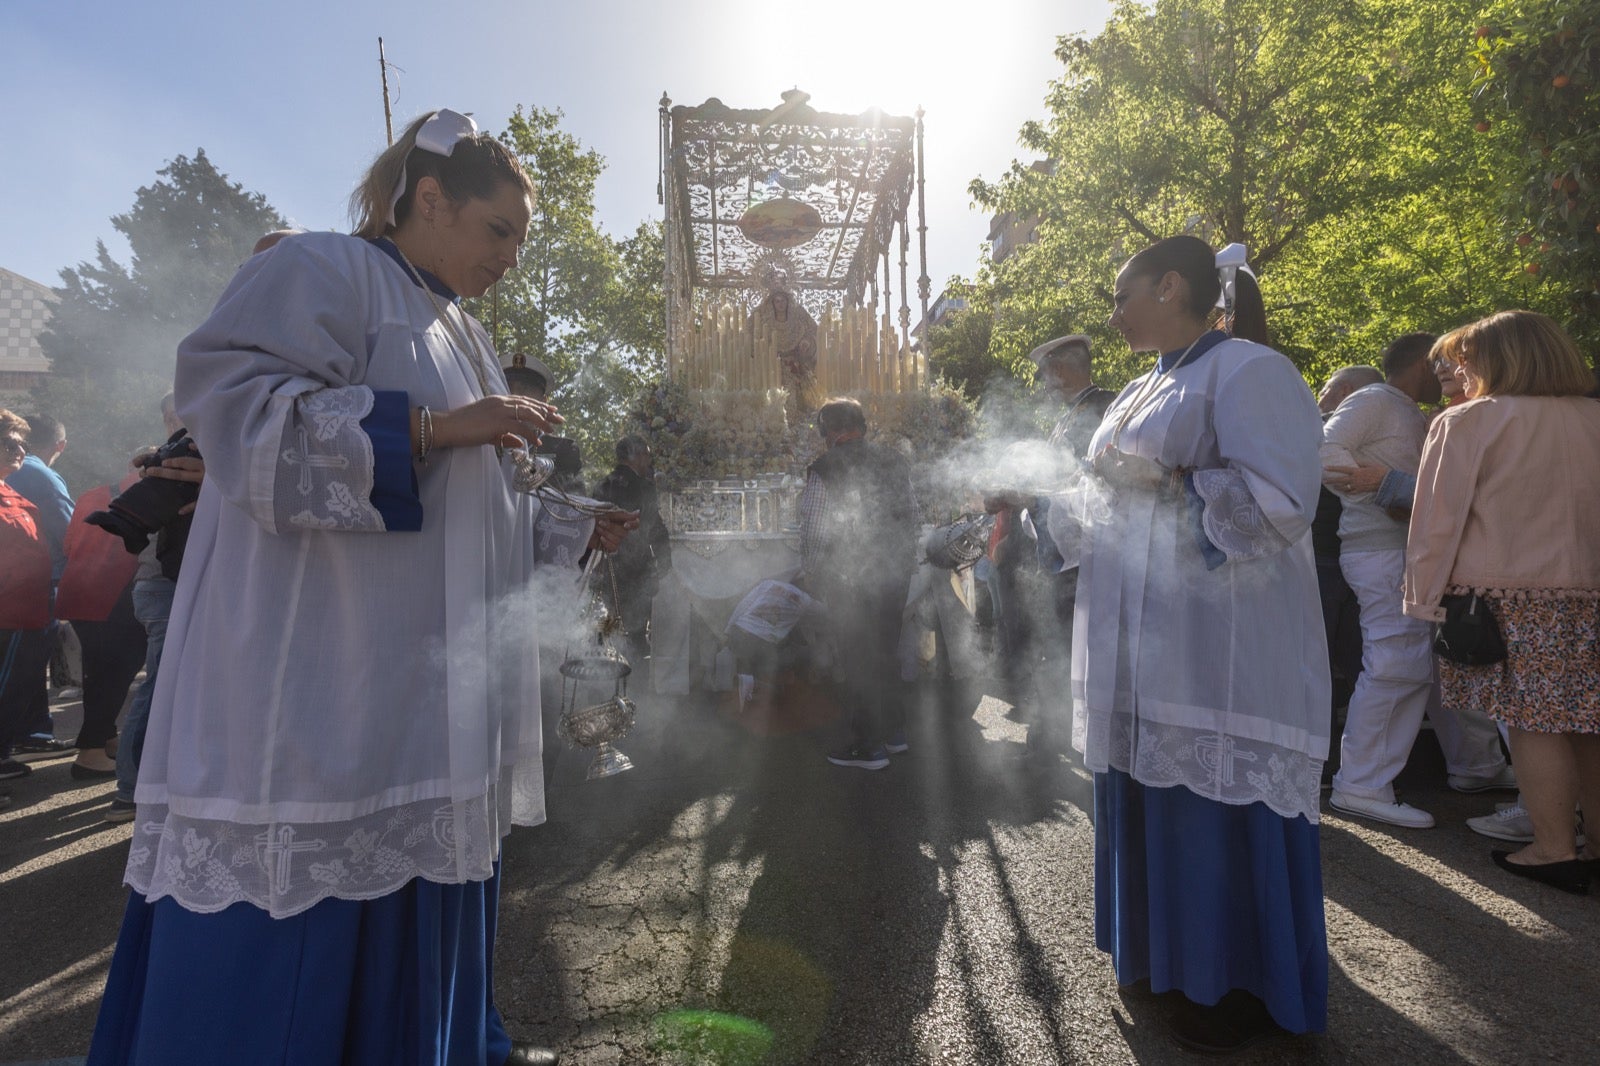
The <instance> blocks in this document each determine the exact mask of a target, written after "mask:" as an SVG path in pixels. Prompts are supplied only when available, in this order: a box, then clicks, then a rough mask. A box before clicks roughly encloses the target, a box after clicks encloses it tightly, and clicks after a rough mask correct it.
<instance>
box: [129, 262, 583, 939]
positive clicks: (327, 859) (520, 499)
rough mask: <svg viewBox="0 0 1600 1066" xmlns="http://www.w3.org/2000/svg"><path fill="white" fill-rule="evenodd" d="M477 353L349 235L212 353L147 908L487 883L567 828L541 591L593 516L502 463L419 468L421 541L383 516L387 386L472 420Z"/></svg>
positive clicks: (471, 460)
mask: <svg viewBox="0 0 1600 1066" xmlns="http://www.w3.org/2000/svg"><path fill="white" fill-rule="evenodd" d="M449 313H450V314H451V315H452V316H453V317H454V318H455V320H456V323H457V327H458V329H459V328H467V329H472V330H478V336H479V338H480V342H481V343H482V345H483V347H484V348H485V350H488V345H487V338H484V337H483V336H482V333H481V330H480V329H479V327H478V326H477V324H476V323H474V322H471V320H470V319H468V318H466V316H465V315H462V314H461V313H460V312H459V310H455V309H451V310H450V311H449ZM490 358H491V360H492V358H493V357H492V355H491V357H490ZM469 360H470V355H469V354H468V353H465V352H463V351H460V350H459V346H458V345H457V344H455V343H454V342H453V341H452V336H451V334H450V333H449V332H448V331H447V330H446V328H445V327H444V325H443V324H442V323H441V322H439V321H438V316H437V311H436V310H435V307H434V305H433V304H432V303H431V302H430V301H429V300H428V298H427V295H426V294H425V293H424V292H423V291H422V290H421V289H420V288H418V287H417V286H416V285H414V284H413V283H412V282H411V281H410V280H409V279H408V278H407V277H406V275H405V273H404V271H403V269H402V268H401V267H400V266H399V265H398V264H396V263H395V262H393V261H392V260H390V259H389V258H388V257H386V256H385V255H383V254H382V252H381V251H379V250H378V249H376V248H374V247H372V246H371V245H368V244H367V243H366V242H364V241H359V240H356V239H354V238H349V237H340V236H337V235H334V234H309V235H305V236H300V237H293V238H290V239H289V240H287V241H284V242H283V243H282V244H280V245H279V246H278V247H277V248H275V249H274V250H273V251H272V252H270V253H267V254H264V255H260V256H256V257H254V258H252V259H251V260H250V261H249V262H248V263H247V264H246V265H245V266H244V267H242V268H241V269H240V271H239V275H238V277H236V278H235V280H234V282H233V284H232V285H231V286H230V287H229V289H228V291H227V292H226V293H225V294H224V295H223V298H222V300H221V301H220V302H219V303H218V305H217V308H216V310H215V311H214V312H213V314H212V316H211V318H210V319H209V320H208V321H207V322H206V323H205V324H204V325H203V326H201V328H200V329H199V330H197V331H196V332H195V333H194V334H193V335H192V336H190V337H189V338H188V339H187V340H186V341H184V343H183V345H182V347H181V348H180V350H179V362H178V379H177V386H178V387H177V399H178V411H179V413H180V415H181V416H182V417H183V419H184V421H185V424H186V425H187V426H188V427H189V429H190V431H191V432H192V434H193V435H194V437H195V440H196V442H197V443H198V444H199V447H200V451H201V453H202V454H203V455H204V456H205V460H206V481H205V484H204V486H203V488H202V490H201V494H200V503H199V507H198V509H197V510H196V512H195V520H194V526H193V530H192V532H191V533H190V537H189V542H188V546H187V550H186V554H185V559H184V567H183V573H182V577H181V579H180V580H179V582H178V588H177V593H176V597H175V600H174V604H173V611H172V620H171V624H170V627H169V629H168V633H167V641H166V648H165V652H164V654H163V657H162V663H161V670H160V672H159V674H158V675H157V685H156V692H155V700H154V703H153V705H152V708H151V715H150V724H149V732H148V734H147V736H146V740H145V748H144V755H143V760H142V764H141V766H140V775H139V784H138V789H137V792H136V799H137V800H138V804H139V810H138V817H137V819H136V822H135V826H134V834H133V842H132V848H131V850H130V852H129V858H128V871H127V880H128V883H129V884H130V885H132V886H133V888H134V889H136V890H137V891H139V892H140V893H141V894H143V895H145V896H146V897H148V898H150V899H156V898H160V897H162V896H172V897H173V898H175V899H176V900H177V902H179V903H180V904H181V905H182V906H184V907H186V908H188V909H190V910H195V911H203V912H209V911H217V910H221V909H222V908H224V907H227V906H229V905H230V904H232V903H235V902H238V901H240V900H247V901H249V902H251V903H253V904H255V905H256V906H259V907H262V908H264V909H265V910H267V911H269V912H270V913H272V914H273V915H274V916H280V917H281V916H285V915H290V914H295V913H298V912H300V911H303V910H305V909H306V908H307V907H310V906H312V905H313V904H315V903H316V902H318V901H319V900H321V899H324V898H327V897H330V896H334V897H341V898H346V899H370V898H374V897H377V896H381V895H385V894H387V893H390V892H393V891H395V890H397V889H399V888H400V887H402V886H403V885H404V884H405V883H406V882H407V881H409V880H410V879H412V878H414V877H423V878H426V879H428V880H432V881H438V882H443V883H459V882H463V881H468V880H482V879H485V878H487V877H489V876H490V875H491V874H492V872H493V863H494V861H495V859H496V858H497V857H498V854H499V846H500V839H501V837H502V836H503V835H504V834H505V833H506V832H507V831H508V829H509V827H510V825H511V824H512V823H517V824H537V823H538V822H541V821H543V820H544V798H543V778H542V771H541V767H540V737H541V734H540V716H539V659H538V652H537V641H536V621H537V615H538V606H539V605H538V603H537V602H536V601H535V599H534V595H533V593H532V592H531V591H530V590H529V580H530V578H531V576H532V573H533V569H534V565H535V562H536V561H538V562H540V563H567V564H570V563H571V562H573V561H575V559H576V557H577V555H578V553H579V552H581V551H582V548H583V543H584V542H585V541H587V539H588V537H589V532H590V529H591V526H590V523H588V522H587V521H585V520H582V519H577V518H575V517H571V518H565V519H560V518H557V517H556V516H552V515H550V514H549V512H547V511H543V510H541V509H540V507H539V505H538V503H537V502H536V501H535V500H533V499H532V498H530V497H528V496H524V495H521V494H519V493H516V492H514V491H513V490H512V489H511V488H510V481H509V464H502V463H501V462H500V461H498V460H497V459H496V457H495V453H494V450H493V449H492V448H463V449H449V450H441V451H439V452H436V453H435V454H434V455H433V456H432V457H431V458H430V461H429V464H428V465H427V466H426V467H421V466H416V467H414V470H415V473H416V476H417V479H418V487H419V491H420V497H421V502H422V508H423V518H422V528H421V529H420V530H419V531H415V532H389V531H385V529H384V522H383V517H382V515H381V514H380V513H379V511H378V510H377V508H375V507H374V506H373V504H372V502H371V499H370V497H371V493H372V490H373V483H374V459H373V456H374V449H373V442H372V440H371V439H370V438H369V437H368V436H367V435H366V433H365V432H364V430H363V429H362V426H361V420H362V419H363V418H364V417H366V416H367V415H368V414H369V413H370V412H371V410H372V407H373V403H374V392H375V391H378V392H385V391H396V392H404V393H406V395H407V404H408V406H416V405H418V404H427V405H429V406H431V407H433V408H435V409H439V410H443V409H449V408H453V407H458V406H461V405H463V404H466V403H470V402H471V401H472V400H474V399H476V398H477V397H478V395H479V391H480V390H479V386H478V381H477V376H476V372H475V371H474V370H473V367H472V364H471V362H470V361H469ZM487 372H488V375H489V380H490V388H491V390H500V391H503V390H504V382H503V379H502V378H501V376H500V372H499V368H498V365H491V366H490V367H489V368H488V371H487ZM572 577H573V580H576V578H577V573H576V571H573V572H572Z"/></svg>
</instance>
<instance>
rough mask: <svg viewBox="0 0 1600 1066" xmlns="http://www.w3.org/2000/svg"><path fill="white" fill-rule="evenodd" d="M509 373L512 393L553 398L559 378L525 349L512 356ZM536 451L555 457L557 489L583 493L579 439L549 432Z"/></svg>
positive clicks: (508, 381) (508, 380)
mask: <svg viewBox="0 0 1600 1066" xmlns="http://www.w3.org/2000/svg"><path fill="white" fill-rule="evenodd" d="M505 373H506V387H507V388H509V389H510V390H511V395H513V396H527V397H529V398H530V399H534V400H538V401H539V402H541V403H543V402H545V401H546V400H548V399H549V396H550V387H551V385H552V383H553V382H554V381H555V379H556V376H555V375H554V374H553V373H551V372H550V368H549V367H548V366H546V365H545V364H544V362H543V360H541V359H539V358H537V357H535V356H531V355H524V354H523V353H521V352H518V353H517V354H515V355H513V356H512V357H511V365H510V366H508V367H506V368H505ZM533 450H534V452H535V453H536V454H538V455H548V456H549V457H550V458H552V459H554V460H555V463H556V474H555V478H554V479H553V480H554V482H555V485H556V488H558V489H561V490H562V491H564V492H576V493H582V492H583V453H582V452H581V451H580V450H579V449H578V442H577V441H575V440H573V439H572V438H570V437H556V436H552V435H551V434H548V433H546V434H544V435H543V436H542V437H541V438H540V440H539V444H538V445H537V446H536V447H535V448H534V449H533Z"/></svg>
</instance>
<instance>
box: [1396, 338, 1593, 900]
mask: <svg viewBox="0 0 1600 1066" xmlns="http://www.w3.org/2000/svg"><path fill="white" fill-rule="evenodd" d="M1433 354H1434V355H1435V356H1439V357H1443V358H1445V359H1447V360H1449V361H1450V362H1452V363H1455V364H1458V365H1459V366H1461V368H1462V369H1463V371H1464V372H1465V375H1466V379H1467V396H1468V400H1467V401H1466V402H1464V403H1460V404H1452V405H1451V406H1450V407H1449V408H1447V409H1446V410H1445V411H1444V412H1443V413H1442V414H1440V415H1439V417H1438V418H1437V419H1436V420H1435V421H1434V423H1433V426H1432V428H1431V429H1430V430H1429V433H1428V440H1427V444H1426V445H1425V446H1424V448H1423V452H1422V468H1421V470H1420V471H1419V472H1418V475H1417V494H1416V500H1415V506H1414V509H1413V510H1412V514H1411V529H1410V535H1409V538H1408V542H1407V552H1408V560H1407V565H1406V577H1405V609H1406V613H1407V614H1410V615H1414V616H1416V617H1418V618H1426V619H1431V620H1433V621H1443V620H1444V609H1443V607H1441V606H1440V601H1441V599H1442V597H1443V596H1445V595H1446V594H1449V593H1475V594H1477V595H1479V596H1483V597H1485V598H1487V599H1488V600H1489V601H1490V603H1491V604H1492V607H1493V612H1494V615H1495V617H1496V619H1497V620H1498V622H1499V625H1500V631H1501V633H1502V634H1503V636H1504V638H1505V644H1506V651H1507V657H1506V659H1505V661H1503V662H1499V663H1495V664H1493V665H1489V666H1461V665H1458V664H1456V663H1453V662H1449V661H1444V660H1441V663H1440V666H1441V676H1442V680H1443V683H1444V689H1445V694H1444V702H1445V704H1446V705H1447V706H1456V707H1473V706H1477V707H1485V708H1487V709H1488V711H1489V713H1490V715H1491V716H1492V717H1494V718H1495V719H1497V720H1499V721H1501V722H1503V723H1504V724H1505V725H1506V727H1507V732H1508V737H1509V739H1510V743H1511V755H1512V758H1513V760H1514V761H1515V762H1516V766H1517V779H1518V781H1519V782H1521V785H1522V801H1523V804H1524V806H1525V807H1527V809H1528V813H1529V815H1530V816H1531V818H1532V820H1533V831H1534V839H1533V842H1532V843H1531V844H1529V845H1527V846H1526V847H1524V848H1522V849H1521V850H1519V851H1515V852H1505V851H1496V852H1492V853H1491V855H1492V857H1493V859H1494V861H1495V863H1496V864H1497V865H1499V866H1500V867H1501V868H1502V869H1504V870H1506V871H1508V872H1510V873H1513V874H1516V875H1518V876H1521V877H1528V878H1532V879H1533V880H1536V881H1542V882H1544V883H1546V884H1550V885H1554V886H1555V887H1557V888H1561V889H1563V890H1565V891H1567V892H1572V893H1576V894H1584V893H1587V892H1588V890H1589V881H1590V879H1591V877H1593V876H1595V875H1596V874H1597V873H1600V859H1597V858H1596V857H1595V856H1596V855H1597V854H1600V852H1597V851H1596V850H1586V851H1584V852H1582V853H1580V852H1579V851H1578V849H1577V847H1576V839H1575V835H1574V832H1573V823H1572V811H1573V807H1574V805H1575V804H1578V803H1579V802H1580V801H1581V805H1582V807H1583V809H1584V811H1585V812H1587V813H1588V814H1589V816H1590V821H1591V823H1593V822H1595V821H1597V820H1600V686H1597V685H1596V684H1595V679H1596V677H1597V676H1600V403H1597V402H1596V401H1594V400H1592V399H1588V398H1586V397H1585V396H1584V393H1585V392H1587V391H1588V390H1589V389H1590V388H1591V387H1593V384H1594V379H1593V377H1592V375H1591V373H1590V371H1589V370H1588V368H1587V367H1585V366H1584V363H1583V360H1582V358H1581V357H1580V356H1579V354H1578V349H1577V347H1576V346H1575V345H1574V344H1573V343H1572V340H1571V338H1569V337H1568V336H1567V335H1566V333H1564V332H1563V331H1562V329H1561V327H1560V326H1558V325H1556V324H1555V323H1554V322H1552V321H1551V320H1550V319H1548V318H1546V317H1545V316H1544V315H1540V314H1535V313H1533V312H1531V311H1503V312H1501V313H1499V314H1496V315H1491V316H1489V317H1488V318H1485V319H1482V320H1480V321H1478V322H1474V323H1472V324H1471V325H1469V326H1464V327H1462V328H1461V329H1458V330H1456V331H1454V332H1452V333H1449V334H1446V335H1445V336H1444V337H1441V338H1440V339H1439V341H1438V342H1437V344H1435V346H1434V350H1433ZM1590 848H1591V849H1593V848H1595V845H1594V844H1591V845H1590Z"/></svg>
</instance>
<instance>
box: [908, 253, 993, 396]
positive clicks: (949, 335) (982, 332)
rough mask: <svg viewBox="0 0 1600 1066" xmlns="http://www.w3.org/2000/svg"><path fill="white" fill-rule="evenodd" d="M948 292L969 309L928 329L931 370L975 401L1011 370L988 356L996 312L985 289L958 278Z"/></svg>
mask: <svg viewBox="0 0 1600 1066" xmlns="http://www.w3.org/2000/svg"><path fill="white" fill-rule="evenodd" d="M945 293H946V294H948V295H952V296H960V297H961V298H964V299H965V300H966V301H967V306H966V307H963V308H961V309H959V310H956V311H952V312H951V313H950V315H949V316H948V317H946V318H945V320H944V321H943V322H941V323H940V324H939V325H937V326H932V327H930V328H929V329H928V368H929V369H930V370H931V371H932V372H933V374H934V375H935V376H937V377H939V378H941V379H943V380H944V381H946V382H948V383H949V384H950V385H951V386H953V387H954V388H956V389H959V390H960V391H961V393H962V394H963V395H964V396H966V397H967V398H968V399H972V400H976V399H978V398H979V397H981V396H982V395H983V393H984V390H985V389H987V388H988V387H989V383H990V382H991V381H992V380H993V379H994V378H995V377H997V376H999V375H1003V374H1005V373H1007V371H1008V370H1009V368H1008V367H1006V366H1004V365H1003V364H1001V363H999V362H997V361H996V360H995V359H994V358H993V356H991V355H990V353H989V343H990V338H991V337H992V335H993V333H994V310H993V308H992V307H990V306H989V303H988V299H987V297H988V291H987V290H986V289H983V288H981V287H979V286H976V285H972V284H970V283H968V282H963V281H960V280H959V279H957V278H951V279H950V283H949V285H947V286H946V287H945Z"/></svg>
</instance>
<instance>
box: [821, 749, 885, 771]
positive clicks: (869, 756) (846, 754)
mask: <svg viewBox="0 0 1600 1066" xmlns="http://www.w3.org/2000/svg"><path fill="white" fill-rule="evenodd" d="M828 761H829V762H831V763H833V765H835V766H854V767H856V768H857V769H860V770H882V769H883V768H884V767H885V766H888V765H889V753H888V752H887V751H885V750H884V749H883V748H881V747H877V748H845V749H843V750H842V751H836V752H833V753H832V754H830V755H829V756H828Z"/></svg>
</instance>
